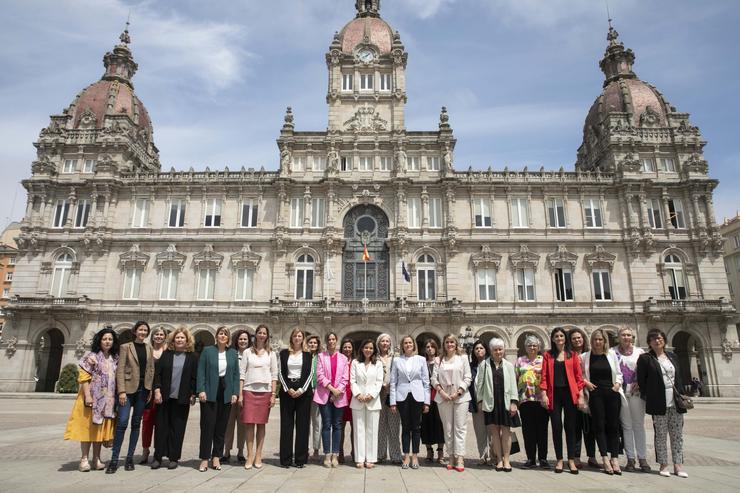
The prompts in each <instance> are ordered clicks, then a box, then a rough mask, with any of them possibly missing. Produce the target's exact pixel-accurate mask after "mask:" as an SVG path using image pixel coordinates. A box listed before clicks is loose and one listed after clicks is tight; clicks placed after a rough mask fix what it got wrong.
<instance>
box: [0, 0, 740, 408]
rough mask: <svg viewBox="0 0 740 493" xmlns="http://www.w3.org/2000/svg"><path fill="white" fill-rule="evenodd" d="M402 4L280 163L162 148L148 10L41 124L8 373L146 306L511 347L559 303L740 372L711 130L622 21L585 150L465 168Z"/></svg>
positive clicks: (363, 15) (161, 321)
mask: <svg viewBox="0 0 740 493" xmlns="http://www.w3.org/2000/svg"><path fill="white" fill-rule="evenodd" d="M379 3H380V2H379V1H378V0H367V1H363V0H358V1H357V3H356V10H357V14H356V17H355V18H354V19H352V20H351V21H350V22H349V23H348V24H347V25H346V26H344V28H342V30H341V31H339V32H338V33H337V34H335V35H334V38H333V39H332V41H331V44H330V45H329V50H328V52H327V53H326V66H327V72H328V91H327V95H326V101H327V106H328V128H327V129H326V130H325V131H300V130H297V129H296V128H295V124H294V117H293V113H292V111H291V109H290V108H288V110H287V111H286V114H285V123H284V125H283V127H282V129H281V130H280V135H279V137H278V140H277V144H278V148H279V154H280V166H279V170H278V171H265V170H263V169H261V170H254V169H234V170H231V169H223V170H217V171H216V170H208V169H206V170H205V171H193V170H189V171H176V170H174V169H172V170H170V171H166V170H162V169H161V168H160V163H159V159H158V151H157V148H156V147H155V145H154V142H153V127H152V123H151V121H150V119H149V116H148V114H147V112H146V109H145V108H144V105H143V104H142V102H141V101H140V100H139V99H138V98H137V97H136V95H135V94H134V91H133V83H132V79H133V76H134V73H135V71H136V69H137V65H136V63H135V62H134V59H133V56H132V52H131V50H130V47H129V44H130V39H129V37H128V33H127V32H124V34H123V35H122V36H121V42H120V44H118V45H117V46H115V48H114V49H113V51H112V52H110V53H107V54H106V55H105V57H104V64H105V75H104V76H103V77H102V79H101V80H100V81H98V82H95V83H94V84H92V85H91V86H89V87H87V88H85V89H84V90H83V91H82V92H81V93H80V94H79V95H78V96H77V97H76V98H75V99H74V101H73V102H72V104H71V105H70V106H69V107H67V108H66V109H65V110H64V112H63V113H62V114H61V115H56V116H52V117H51V123H50V125H49V126H48V127H47V128H45V129H43V130H42V131H41V134H40V136H39V139H38V141H37V142H36V147H37V148H38V159H37V160H36V161H34V162H33V164H32V167H31V171H32V173H31V176H30V177H29V178H28V179H27V180H25V181H24V186H25V187H26V189H27V190H28V203H27V209H26V214H25V218H24V219H23V222H22V231H21V233H20V236H19V238H18V246H19V256H18V261H17V267H16V272H15V279H14V285H13V298H12V302H11V304H10V305H9V307H8V311H9V313H10V314H11V315H12V323H11V324H10V325H11V327H10V328H8V329H7V332H8V335H12V337H13V339H12V340H13V343H12V345H11V344H9V343H8V344H6V347H5V348H4V351H5V354H6V359H5V361H4V364H3V365H2V366H1V367H0V389H2V390H33V389H34V388H35V389H37V390H49V389H51V388H53V385H54V381H55V380H56V375H57V373H58V369H59V364H61V363H64V362H69V361H74V360H75V358H76V357H77V356H78V355H79V354H80V352H81V351H83V350H84V348H85V347H86V345H87V344H89V341H90V338H91V336H92V334H93V333H94V332H95V331H96V330H98V329H99V328H100V327H101V326H103V325H108V324H110V325H112V326H113V327H114V328H115V329H116V330H118V331H121V332H124V331H125V330H126V329H128V328H130V327H131V325H132V324H133V322H134V321H136V320H137V319H146V320H148V321H149V322H150V323H151V324H152V325H162V326H164V327H166V328H173V327H175V326H177V325H180V324H184V325H186V326H188V327H190V329H191V330H193V331H194V332H195V333H196V335H197V337H198V338H199V340H200V341H201V342H202V343H208V342H210V341H212V334H213V333H214V332H215V328H216V327H217V326H219V325H226V326H228V327H231V328H238V327H247V328H252V329H253V328H254V327H255V326H256V325H257V324H259V323H263V322H264V323H267V324H268V325H269V326H270V327H271V329H272V332H273V337H274V338H275V341H276V343H284V342H285V341H286V338H287V335H288V334H289V332H290V330H291V329H292V328H293V327H295V326H301V327H305V329H306V330H307V331H309V332H312V333H319V334H323V333H325V332H327V331H329V330H333V331H336V332H337V333H338V334H339V335H340V337H342V336H346V335H349V336H351V337H354V338H360V337H363V336H365V335H369V334H378V333H380V332H389V333H390V334H392V335H393V336H394V337H395V338H396V340H397V338H398V336H400V335H403V334H412V335H413V336H414V337H417V338H418V339H423V338H425V337H428V336H430V335H431V336H435V337H438V338H439V337H440V336H442V335H443V334H444V333H447V332H454V333H462V334H463V335H464V336H465V337H466V338H467V339H472V338H474V337H481V338H484V339H485V338H490V337H491V336H492V335H494V334H496V335H498V336H499V337H501V338H503V339H504V340H505V341H506V343H507V344H508V346H509V347H510V348H517V347H518V346H521V345H522V341H523V340H524V337H525V336H526V335H527V334H530V333H534V334H536V335H537V336H539V337H540V338H541V339H542V340H545V341H546V340H547V339H548V334H549V331H550V330H551V329H552V327H553V326H556V325H565V326H569V327H570V326H578V327H583V328H585V329H586V330H589V331H590V330H593V329H594V328H597V327H603V328H606V329H607V330H609V331H611V332H612V333H614V332H616V330H617V329H618V328H619V327H620V326H624V325H627V326H630V327H633V328H634V329H635V330H636V331H637V333H638V335H639V339H640V341H643V340H644V336H645V333H646V330H647V329H648V328H650V327H660V328H662V329H663V330H664V331H665V332H666V333H667V334H668V337H669V342H670V344H671V345H673V346H675V347H676V350H677V351H678V352H679V353H681V354H682V357H684V358H685V359H686V361H687V364H686V365H684V366H685V371H686V372H692V374H698V375H700V376H701V378H702V379H703V380H704V382H705V388H706V389H707V391H708V393H710V394H712V395H720V394H722V395H738V394H740V387H738V386H737V385H736V384H735V382H737V376H738V375H740V358H734V359H733V358H732V351H730V352H729V353H727V352H723V341H725V340H727V339H729V340H730V341H731V342H734V341H735V340H736V339H737V334H736V331H734V330H732V331H727V326H728V321H729V320H730V319H731V317H732V315H733V313H734V309H733V307H732V306H731V304H730V303H729V293H728V288H727V282H726V279H725V273H724V267H723V261H722V246H723V245H722V238H721V237H720V235H719V232H718V229H717V226H716V225H715V224H714V222H713V220H712V218H713V217H714V211H713V208H712V191H713V190H714V188H715V187H716V186H717V181H716V180H713V179H711V178H709V176H708V175H707V172H708V166H707V163H706V161H705V160H704V159H703V157H702V148H703V146H704V144H705V142H704V141H703V140H702V137H701V135H700V133H699V130H698V129H697V128H696V127H694V126H692V125H691V124H690V122H689V115H688V114H686V113H681V112H679V111H677V110H676V108H674V107H673V106H671V105H670V104H669V103H668V102H667V101H666V99H665V98H664V97H663V95H662V94H661V93H660V92H658V90H657V89H655V88H654V87H652V86H651V85H649V84H648V83H646V82H643V81H641V80H640V79H639V78H637V76H636V75H635V73H634V72H633V70H632V63H633V61H634V58H635V57H634V55H633V53H632V51H631V50H628V49H625V48H624V46H623V45H622V43H621V42H619V40H618V38H617V33H616V31H614V30H613V29H610V30H609V35H608V46H607V49H606V52H605V54H604V57H603V59H602V60H601V63H600V65H601V68H602V70H603V72H604V74H605V77H606V78H605V81H604V87H603V89H602V92H601V94H600V95H599V96H598V98H597V99H596V101H595V103H594V104H593V106H592V108H591V109H590V111H589V112H588V115H587V116H586V123H585V125H584V129H583V145H582V146H581V147H580V148H579V149H578V157H577V162H576V165H575V170H573V171H565V170H563V169H561V170H560V171H546V170H544V169H539V170H527V169H526V168H525V169H524V170H522V171H514V170H509V169H504V170H500V171H493V170H490V169H489V170H488V171H473V170H472V169H469V170H458V169H455V166H454V151H455V143H456V140H455V137H454V134H453V129H452V126H451V123H450V121H449V117H448V114H447V111H446V110H445V109H444V108H442V111H441V113H440V117H439V124H438V127H437V128H436V129H433V130H430V131H423V132H416V131H414V132H412V131H408V130H407V129H406V127H405V124H404V121H405V114H404V109H405V103H406V98H407V94H406V66H407V61H408V54H407V53H406V50H405V48H404V44H403V42H402V39H401V36H400V35H399V33H398V32H396V31H394V30H393V29H392V28H391V27H390V26H389V24H388V23H386V22H385V21H384V20H383V19H382V18H381V17H380V13H379V11H380V6H379ZM365 247H366V248H367V252H368V254H369V258H370V260H369V261H367V262H365V261H363V254H364V250H365ZM404 268H405V269H406V271H407V272H408V273H409V276H408V277H409V282H407V281H406V276H405V275H404V273H403V272H404V271H403V269H404ZM515 352H516V350H515V349H513V350H511V351H510V356H513V355H514V353H515ZM689 362H690V363H691V364H688V363H689ZM34 377H37V378H38V383H35V382H34Z"/></svg>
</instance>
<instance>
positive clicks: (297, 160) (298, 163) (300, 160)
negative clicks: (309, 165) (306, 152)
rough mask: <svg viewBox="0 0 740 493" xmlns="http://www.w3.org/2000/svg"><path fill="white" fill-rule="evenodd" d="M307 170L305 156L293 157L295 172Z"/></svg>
mask: <svg viewBox="0 0 740 493" xmlns="http://www.w3.org/2000/svg"><path fill="white" fill-rule="evenodd" d="M305 169H306V157H305V156H293V171H304V170H305Z"/></svg>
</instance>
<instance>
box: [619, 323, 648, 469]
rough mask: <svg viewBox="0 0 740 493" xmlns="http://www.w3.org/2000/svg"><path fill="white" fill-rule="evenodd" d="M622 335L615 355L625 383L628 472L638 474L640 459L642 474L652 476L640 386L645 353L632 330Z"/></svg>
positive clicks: (625, 329)
mask: <svg viewBox="0 0 740 493" xmlns="http://www.w3.org/2000/svg"><path fill="white" fill-rule="evenodd" d="M618 335H619V345H618V346H617V347H616V348H615V349H614V352H615V353H616V355H617V360H619V369H620V370H621V371H622V381H623V382H622V391H623V398H622V408H621V410H620V411H619V421H620V422H621V423H622V436H623V437H624V452H625V454H626V455H627V465H626V466H625V468H624V470H625V471H627V472H632V471H636V470H637V465H638V464H636V463H635V459H637V460H638V461H639V468H640V470H641V471H642V472H650V470H651V469H650V465H649V464H648V463H647V447H646V445H645V401H643V400H642V398H641V397H640V386H639V385H638V384H637V360H638V359H639V358H640V355H641V354H643V353H644V352H645V351H644V350H643V349H642V348H640V347H635V334H634V333H633V331H632V329H631V328H629V327H622V328H621V329H619V333H618Z"/></svg>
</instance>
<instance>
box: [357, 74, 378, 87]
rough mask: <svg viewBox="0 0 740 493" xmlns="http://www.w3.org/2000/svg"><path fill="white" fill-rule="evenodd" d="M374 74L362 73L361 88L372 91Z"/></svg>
mask: <svg viewBox="0 0 740 493" xmlns="http://www.w3.org/2000/svg"><path fill="white" fill-rule="evenodd" d="M374 78H375V76H374V74H360V90H361V91H372V90H373V79H374Z"/></svg>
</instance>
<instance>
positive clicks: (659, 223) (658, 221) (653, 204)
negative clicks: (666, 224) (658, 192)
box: [647, 199, 663, 229]
mask: <svg viewBox="0 0 740 493" xmlns="http://www.w3.org/2000/svg"><path fill="white" fill-rule="evenodd" d="M647 206H648V222H649V223H650V227H651V228H653V229H661V228H662V227H663V216H662V215H661V213H660V200H659V199H648V201H647Z"/></svg>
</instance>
